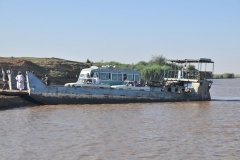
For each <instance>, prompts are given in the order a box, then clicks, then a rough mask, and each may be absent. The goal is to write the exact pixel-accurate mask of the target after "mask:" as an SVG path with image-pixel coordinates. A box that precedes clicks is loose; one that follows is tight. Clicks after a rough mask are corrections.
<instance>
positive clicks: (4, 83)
mask: <svg viewBox="0 0 240 160" xmlns="http://www.w3.org/2000/svg"><path fill="white" fill-rule="evenodd" d="M2 80H3V87H2V90H5V89H6V88H8V73H7V72H6V71H4V70H3V67H2Z"/></svg>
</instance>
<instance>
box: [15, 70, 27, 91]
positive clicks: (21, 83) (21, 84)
mask: <svg viewBox="0 0 240 160" xmlns="http://www.w3.org/2000/svg"><path fill="white" fill-rule="evenodd" d="M24 80H25V78H24V76H23V75H22V73H21V72H20V71H19V72H18V75H17V77H16V81H17V89H19V90H20V91H22V90H23V89H24Z"/></svg>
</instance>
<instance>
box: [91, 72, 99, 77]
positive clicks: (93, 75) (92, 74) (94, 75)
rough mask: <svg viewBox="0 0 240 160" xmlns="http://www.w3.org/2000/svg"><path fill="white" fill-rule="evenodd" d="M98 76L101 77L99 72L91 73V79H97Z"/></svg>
mask: <svg viewBox="0 0 240 160" xmlns="http://www.w3.org/2000/svg"><path fill="white" fill-rule="evenodd" d="M97 75H98V76H99V74H98V72H92V73H91V77H96V76H97Z"/></svg>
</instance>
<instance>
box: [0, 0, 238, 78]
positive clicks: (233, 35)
mask: <svg viewBox="0 0 240 160" xmlns="http://www.w3.org/2000/svg"><path fill="white" fill-rule="evenodd" d="M153 55H163V56H164V57H166V58H168V59H197V58H211V59H212V60H213V61H214V62H215V73H225V72H231V73H235V74H239V73H240V0H21V1H19V0H0V56H2V57H9V56H14V57H58V58H63V59H68V60H75V61H80V62H85V61H86V59H90V60H91V61H93V62H98V61H102V60H103V61H105V62H106V61H117V62H121V63H137V62H139V61H147V62H148V61H149V60H150V59H151V57H152V56H153Z"/></svg>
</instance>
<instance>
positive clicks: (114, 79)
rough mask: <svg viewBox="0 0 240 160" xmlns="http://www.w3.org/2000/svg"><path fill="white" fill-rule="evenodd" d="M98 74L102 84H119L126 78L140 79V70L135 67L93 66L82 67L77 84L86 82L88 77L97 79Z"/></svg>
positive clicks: (131, 79)
mask: <svg viewBox="0 0 240 160" xmlns="http://www.w3.org/2000/svg"><path fill="white" fill-rule="evenodd" d="M87 74H88V75H89V77H87ZM97 76H98V78H99V80H100V84H108V85H119V84H122V83H123V82H124V81H125V80H130V81H139V80H140V79H141V77H140V72H139V71H138V70H135V69H120V68H115V67H113V66H102V67H97V66H91V67H90V68H85V69H82V70H81V72H80V75H79V77H78V81H77V82H76V83H77V84H82V83H86V80H87V79H95V78H96V77H97Z"/></svg>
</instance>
